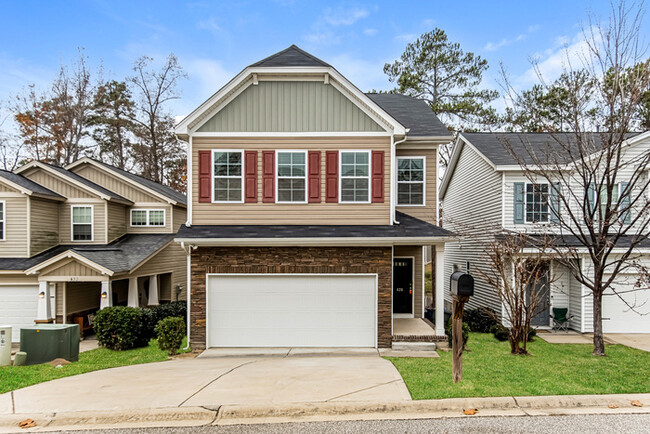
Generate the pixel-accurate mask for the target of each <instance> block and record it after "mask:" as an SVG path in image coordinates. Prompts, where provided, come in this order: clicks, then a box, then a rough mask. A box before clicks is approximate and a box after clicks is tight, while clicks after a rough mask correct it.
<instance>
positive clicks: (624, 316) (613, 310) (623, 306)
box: [603, 276, 650, 333]
mask: <svg viewBox="0 0 650 434" xmlns="http://www.w3.org/2000/svg"><path fill="white" fill-rule="evenodd" d="M605 278H606V279H607V278H609V276H605ZM635 282H636V279H635V277H634V276H621V277H619V278H617V282H616V284H615V285H614V287H615V288H616V291H617V292H618V293H619V294H620V295H621V296H622V297H624V298H625V301H623V300H621V298H620V297H618V296H617V295H615V294H614V293H613V292H612V291H609V290H608V291H605V294H604V295H603V332H604V333H650V289H643V290H636V291H635V290H634V289H635V287H634V284H635ZM626 302H627V303H626ZM630 306H634V310H636V311H637V312H639V313H643V314H646V315H640V314H639V313H637V312H635V311H634V310H632V309H630Z"/></svg>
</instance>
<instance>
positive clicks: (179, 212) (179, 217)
mask: <svg viewBox="0 0 650 434" xmlns="http://www.w3.org/2000/svg"><path fill="white" fill-rule="evenodd" d="M173 216H174V219H173V220H172V224H173V227H172V232H177V231H178V228H180V227H181V225H183V224H185V222H186V221H187V210H186V209H185V208H181V207H180V206H175V207H174V210H173Z"/></svg>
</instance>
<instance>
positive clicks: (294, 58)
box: [250, 45, 330, 67]
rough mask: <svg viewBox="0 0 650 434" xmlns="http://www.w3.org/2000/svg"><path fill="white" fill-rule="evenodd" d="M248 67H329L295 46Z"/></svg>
mask: <svg viewBox="0 0 650 434" xmlns="http://www.w3.org/2000/svg"><path fill="white" fill-rule="evenodd" d="M250 66H326V67H328V66H330V65H328V64H327V63H325V62H323V61H322V60H320V59H319V58H317V57H315V56H312V55H311V54H309V53H307V52H306V51H304V50H302V49H300V48H299V47H298V46H296V45H292V46H290V47H289V48H285V49H284V50H282V51H279V52H277V53H275V54H272V55H270V56H269V57H267V58H265V59H262V60H260V61H259V62H255V63H253V64H252V65H250Z"/></svg>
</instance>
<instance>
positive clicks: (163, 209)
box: [129, 208, 167, 228]
mask: <svg viewBox="0 0 650 434" xmlns="http://www.w3.org/2000/svg"><path fill="white" fill-rule="evenodd" d="M133 211H146V212H147V219H146V224H144V225H134V224H133ZM151 211H162V212H163V224H162V225H152V224H151V223H150V221H149V213H150V212H151ZM129 220H130V221H129V225H130V226H131V227H133V228H164V227H165V226H167V210H166V209H165V208H133V209H131V211H130V212H129Z"/></svg>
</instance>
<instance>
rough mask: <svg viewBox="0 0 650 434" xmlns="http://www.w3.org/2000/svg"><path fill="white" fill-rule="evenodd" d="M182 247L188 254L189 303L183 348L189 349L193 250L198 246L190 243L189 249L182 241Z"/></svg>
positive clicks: (187, 298)
mask: <svg viewBox="0 0 650 434" xmlns="http://www.w3.org/2000/svg"><path fill="white" fill-rule="evenodd" d="M181 249H183V251H184V252H185V253H186V254H187V284H186V285H187V286H186V288H185V302H186V303H187V308H186V310H187V318H186V319H185V321H186V330H185V334H186V335H187V345H186V346H185V348H183V350H184V351H185V350H188V349H189V348H190V320H191V316H190V314H191V306H192V304H191V301H192V292H191V291H190V284H191V283H192V273H191V271H192V250H194V249H196V246H194V245H191V244H188V245H187V249H185V242H183V241H181Z"/></svg>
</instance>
